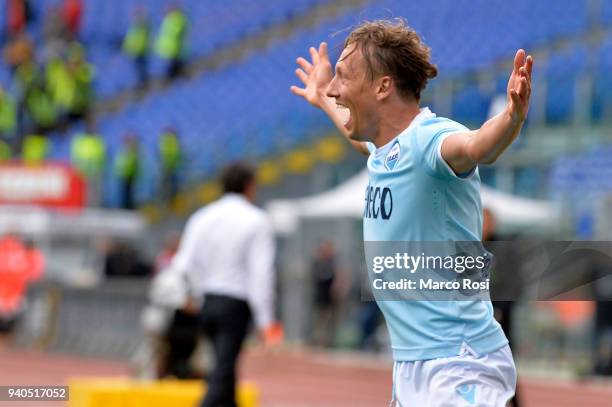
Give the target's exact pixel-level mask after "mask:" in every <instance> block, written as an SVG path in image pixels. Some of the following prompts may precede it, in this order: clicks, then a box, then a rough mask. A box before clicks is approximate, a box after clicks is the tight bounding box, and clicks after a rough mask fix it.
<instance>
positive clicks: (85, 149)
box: [70, 122, 106, 206]
mask: <svg viewBox="0 0 612 407" xmlns="http://www.w3.org/2000/svg"><path fill="white" fill-rule="evenodd" d="M70 162H71V164H72V166H73V167H74V168H75V169H76V170H77V171H79V172H80V173H81V175H83V177H84V178H85V181H86V183H87V204H88V205H89V206H100V205H101V204H102V181H103V177H104V169H105V167H106V143H105V141H104V139H103V138H102V137H101V136H100V135H99V134H98V133H97V132H96V130H95V126H94V125H93V123H91V122H90V123H89V124H88V129H87V131H86V132H83V133H79V134H77V135H76V136H75V137H73V138H72V141H71V145H70Z"/></svg>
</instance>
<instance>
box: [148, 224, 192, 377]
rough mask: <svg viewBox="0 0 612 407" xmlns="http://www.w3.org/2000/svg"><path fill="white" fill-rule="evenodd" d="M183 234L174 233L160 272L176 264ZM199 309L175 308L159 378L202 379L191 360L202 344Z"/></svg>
mask: <svg viewBox="0 0 612 407" xmlns="http://www.w3.org/2000/svg"><path fill="white" fill-rule="evenodd" d="M179 244H180V235H178V234H174V233H173V234H170V235H169V236H168V237H167V238H166V242H165V244H164V247H163V248H162V251H161V252H160V253H159V255H158V256H157V258H156V262H155V270H156V273H157V274H159V273H164V272H165V271H166V270H168V269H169V267H170V265H171V264H172V259H173V258H174V255H175V254H176V252H177V251H178V247H179ZM198 339H199V310H198V309H196V308H195V307H189V306H187V304H183V306H182V307H175V309H174V310H173V312H172V315H171V317H170V320H169V324H168V327H167V328H166V329H165V330H164V331H163V334H162V336H161V341H162V349H161V352H160V353H161V355H160V356H161V357H160V363H159V366H158V377H159V378H164V377H176V378H177V379H195V378H202V377H203V374H202V373H201V372H198V371H197V370H196V369H195V368H194V367H193V365H192V363H191V357H192V355H193V353H194V351H195V349H196V347H197V345H198Z"/></svg>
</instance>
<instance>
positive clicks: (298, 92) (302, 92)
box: [289, 85, 306, 97]
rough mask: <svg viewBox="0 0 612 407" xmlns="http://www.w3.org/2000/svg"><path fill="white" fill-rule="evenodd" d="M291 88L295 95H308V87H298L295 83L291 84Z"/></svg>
mask: <svg viewBox="0 0 612 407" xmlns="http://www.w3.org/2000/svg"><path fill="white" fill-rule="evenodd" d="M289 89H290V90H291V93H293V94H294V95H297V96H302V97H304V96H306V89H303V88H298V87H297V86H295V85H293V86H291V88H289Z"/></svg>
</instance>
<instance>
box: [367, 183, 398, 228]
mask: <svg viewBox="0 0 612 407" xmlns="http://www.w3.org/2000/svg"><path fill="white" fill-rule="evenodd" d="M392 212H393V195H392V194H391V189H390V188H388V187H383V188H381V187H376V188H375V187H373V186H370V185H368V187H367V188H366V195H365V209H364V211H363V217H364V218H367V219H378V218H381V219H385V220H386V219H389V218H390V217H391V213H392Z"/></svg>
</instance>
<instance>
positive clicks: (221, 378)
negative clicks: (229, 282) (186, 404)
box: [200, 295, 251, 407]
mask: <svg viewBox="0 0 612 407" xmlns="http://www.w3.org/2000/svg"><path fill="white" fill-rule="evenodd" d="M250 321H251V310H250V308H249V305H248V303H247V302H246V301H243V300H239V299H235V298H230V297H226V296H223V295H206V296H205V297H204V305H203V307H202V313H201V317H200V322H201V324H202V329H203V330H204V334H205V335H206V336H207V337H208V338H210V340H211V342H212V345H213V348H214V352H215V359H216V361H215V367H214V368H213V370H212V372H211V374H210V376H209V380H208V391H207V392H206V397H204V400H202V404H201V407H236V362H237V360H238V355H239V354H240V349H241V348H242V343H243V342H244V339H245V338H246V335H247V332H248V326H249V322H250Z"/></svg>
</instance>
